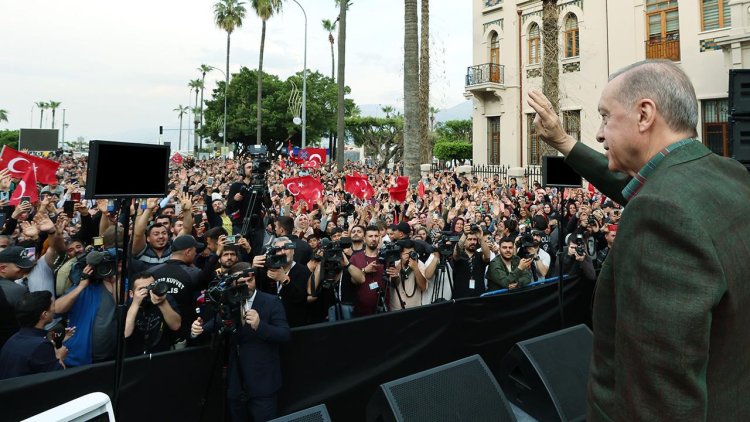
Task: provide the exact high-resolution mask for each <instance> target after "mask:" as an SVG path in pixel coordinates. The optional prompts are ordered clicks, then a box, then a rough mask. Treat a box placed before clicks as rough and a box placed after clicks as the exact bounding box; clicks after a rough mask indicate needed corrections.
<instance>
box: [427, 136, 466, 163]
mask: <svg viewBox="0 0 750 422" xmlns="http://www.w3.org/2000/svg"><path fill="white" fill-rule="evenodd" d="M432 153H433V155H435V157H437V158H438V159H439V160H443V161H450V160H469V159H471V153H472V145H471V144H470V143H468V142H462V141H447V142H446V141H442V142H438V143H437V144H435V148H434V149H433V150H432Z"/></svg>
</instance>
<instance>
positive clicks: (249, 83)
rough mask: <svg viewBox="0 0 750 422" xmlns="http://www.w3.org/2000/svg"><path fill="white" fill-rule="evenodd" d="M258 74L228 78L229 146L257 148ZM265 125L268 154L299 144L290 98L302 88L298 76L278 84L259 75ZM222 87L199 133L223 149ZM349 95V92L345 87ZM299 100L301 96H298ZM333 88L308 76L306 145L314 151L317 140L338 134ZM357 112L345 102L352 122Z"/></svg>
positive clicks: (316, 75) (298, 128) (315, 74)
mask: <svg viewBox="0 0 750 422" xmlns="http://www.w3.org/2000/svg"><path fill="white" fill-rule="evenodd" d="M257 78H258V72H257V71H256V70H251V69H248V68H246V67H243V68H241V69H240V72H239V73H235V74H233V75H232V79H231V80H230V83H229V95H228V97H227V143H233V144H236V145H238V146H246V145H252V144H255V140H256V130H255V129H256V122H257V117H256V116H257V108H256V107H257V106H256V102H255V98H256V95H257V81H258V79H257ZM262 83H263V84H262V86H263V88H262V89H263V103H262V108H263V124H262V128H261V132H262V133H261V139H262V141H263V144H264V145H266V146H267V147H268V150H269V151H277V150H278V149H280V148H281V147H283V146H286V141H287V139H290V138H291V141H292V143H293V144H294V145H298V146H299V145H300V144H301V133H302V127H301V126H299V125H295V124H294V123H293V122H292V119H293V118H294V117H295V116H294V115H293V112H292V111H291V110H290V105H289V98H290V96H291V94H292V91H293V90H294V87H295V86H296V87H297V89H301V87H302V72H299V73H297V74H296V75H292V76H290V77H289V78H287V80H286V81H282V80H281V79H279V77H278V76H276V75H271V74H268V73H265V72H264V73H263V76H262ZM224 85H225V83H224V81H220V82H219V83H218V86H217V87H216V89H214V91H213V93H212V98H211V99H209V100H207V101H206V109H205V124H204V127H203V129H201V130H200V131H199V133H200V134H201V135H202V136H205V137H207V138H209V140H210V141H211V142H218V143H221V137H220V136H219V134H220V133H221V132H222V123H223V118H224ZM347 92H349V88H348V87H347ZM300 95H301V93H300ZM336 96H337V86H336V84H335V83H334V82H333V80H332V79H331V78H330V77H326V76H323V75H322V74H321V73H320V72H310V71H308V73H307V143H308V144H309V145H317V144H319V143H320V139H321V138H322V137H323V136H324V135H326V136H327V134H328V132H329V131H334V130H335V128H336ZM355 109H356V106H355V105H354V102H353V101H352V100H346V106H345V113H346V115H347V116H350V115H351V114H352V112H353V111H354V110H355Z"/></svg>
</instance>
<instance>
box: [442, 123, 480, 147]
mask: <svg viewBox="0 0 750 422" xmlns="http://www.w3.org/2000/svg"><path fill="white" fill-rule="evenodd" d="M471 127H472V123H471V119H466V120H448V121H445V122H440V123H438V124H436V125H435V137H436V138H437V142H445V141H462V142H468V143H471Z"/></svg>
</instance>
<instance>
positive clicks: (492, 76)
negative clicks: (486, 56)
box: [466, 63, 505, 86]
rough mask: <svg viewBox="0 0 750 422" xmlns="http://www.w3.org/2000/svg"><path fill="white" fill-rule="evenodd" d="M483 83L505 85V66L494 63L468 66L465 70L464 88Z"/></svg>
mask: <svg viewBox="0 0 750 422" xmlns="http://www.w3.org/2000/svg"><path fill="white" fill-rule="evenodd" d="M484 83H496V84H501V85H502V84H504V83H505V66H503V65H500V64H495V63H485V64H479V65H476V66H469V68H468V69H467V70H466V86H472V85H479V84H484Z"/></svg>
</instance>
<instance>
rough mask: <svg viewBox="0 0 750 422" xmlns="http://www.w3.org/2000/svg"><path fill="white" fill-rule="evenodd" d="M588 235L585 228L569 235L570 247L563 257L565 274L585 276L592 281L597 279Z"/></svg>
mask: <svg viewBox="0 0 750 422" xmlns="http://www.w3.org/2000/svg"><path fill="white" fill-rule="evenodd" d="M587 244H588V241H587V236H586V234H585V231H584V230H581V229H579V230H577V231H576V232H574V233H571V234H570V236H568V248H567V253H566V254H565V258H564V259H563V274H565V275H567V276H571V277H580V276H583V277H585V278H586V279H588V280H590V281H595V280H596V271H595V270H594V264H593V260H592V258H591V256H590V255H589V253H588V251H587V249H588V247H587Z"/></svg>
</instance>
